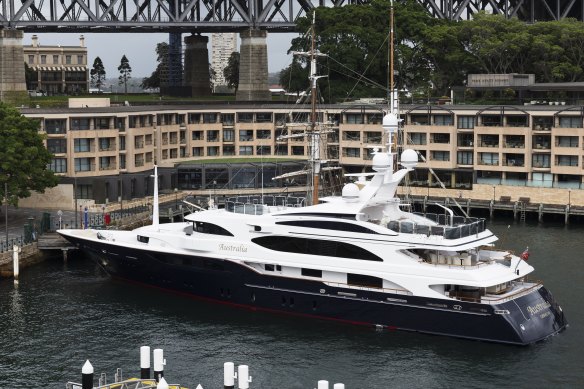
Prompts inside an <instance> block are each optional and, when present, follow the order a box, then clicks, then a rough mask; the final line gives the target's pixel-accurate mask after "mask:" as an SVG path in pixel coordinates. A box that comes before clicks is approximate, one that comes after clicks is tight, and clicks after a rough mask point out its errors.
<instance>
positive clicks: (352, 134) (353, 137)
mask: <svg viewBox="0 0 584 389" xmlns="http://www.w3.org/2000/svg"><path fill="white" fill-rule="evenodd" d="M343 140H348V141H359V140H361V133H360V132H359V131H343Z"/></svg>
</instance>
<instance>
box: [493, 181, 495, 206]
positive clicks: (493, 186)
mask: <svg viewBox="0 0 584 389" xmlns="http://www.w3.org/2000/svg"><path fill="white" fill-rule="evenodd" d="M494 202H495V185H493V203H494Z"/></svg>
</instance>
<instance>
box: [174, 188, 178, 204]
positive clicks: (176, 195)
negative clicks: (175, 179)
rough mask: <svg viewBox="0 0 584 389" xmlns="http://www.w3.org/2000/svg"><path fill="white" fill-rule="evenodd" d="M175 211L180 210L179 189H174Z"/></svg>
mask: <svg viewBox="0 0 584 389" xmlns="http://www.w3.org/2000/svg"><path fill="white" fill-rule="evenodd" d="M174 209H178V188H174Z"/></svg>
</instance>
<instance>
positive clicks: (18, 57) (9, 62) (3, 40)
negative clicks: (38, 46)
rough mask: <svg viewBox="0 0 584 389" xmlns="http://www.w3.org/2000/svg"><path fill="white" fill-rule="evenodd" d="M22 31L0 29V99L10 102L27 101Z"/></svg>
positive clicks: (19, 102)
mask: <svg viewBox="0 0 584 389" xmlns="http://www.w3.org/2000/svg"><path fill="white" fill-rule="evenodd" d="M23 35H24V34H23V32H22V31H20V30H0V100H2V101H4V102H8V103H12V104H21V103H27V102H28V101H29V98H28V94H27V92H26V79H25V76H24V51H23V48H22V37H23Z"/></svg>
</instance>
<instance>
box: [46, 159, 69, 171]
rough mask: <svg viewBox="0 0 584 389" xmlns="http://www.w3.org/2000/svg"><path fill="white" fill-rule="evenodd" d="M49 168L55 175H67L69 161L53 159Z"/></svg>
mask: <svg viewBox="0 0 584 389" xmlns="http://www.w3.org/2000/svg"><path fill="white" fill-rule="evenodd" d="M48 168H49V170H52V171H53V172H55V173H67V159H66V158H53V160H52V161H51V163H50V164H49V166H48Z"/></svg>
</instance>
